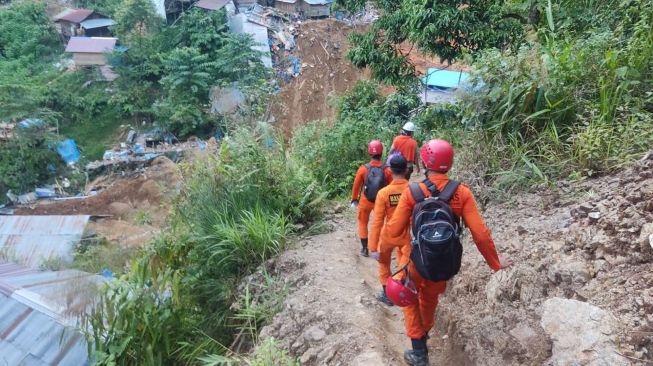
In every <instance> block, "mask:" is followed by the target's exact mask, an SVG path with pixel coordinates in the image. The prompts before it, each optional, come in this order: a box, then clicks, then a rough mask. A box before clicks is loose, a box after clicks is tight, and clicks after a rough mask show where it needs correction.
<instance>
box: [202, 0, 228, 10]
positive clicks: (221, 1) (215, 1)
mask: <svg viewBox="0 0 653 366" xmlns="http://www.w3.org/2000/svg"><path fill="white" fill-rule="evenodd" d="M229 1H231V0H200V1H198V2H196V3H195V6H196V7H198V8H202V9H207V10H219V9H222V8H224V7H225V5H227V4H228V3H229Z"/></svg>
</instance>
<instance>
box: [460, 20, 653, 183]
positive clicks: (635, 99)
mask: <svg viewBox="0 0 653 366" xmlns="http://www.w3.org/2000/svg"><path fill="white" fill-rule="evenodd" d="M649 13H650V12H649ZM642 19H649V18H647V17H642ZM639 22H646V21H644V20H640V21H639ZM647 24H648V23H647ZM644 28H645V27H644ZM644 28H642V26H637V27H634V28H632V29H639V31H634V33H633V36H632V37H628V38H627V39H622V38H621V33H620V32H619V31H602V32H599V33H594V32H588V33H587V34H583V35H582V36H581V37H578V38H576V37H575V36H568V37H559V36H554V35H548V34H547V36H546V37H544V42H542V43H531V44H529V45H525V46H523V47H522V48H521V49H520V50H519V52H517V53H516V54H509V53H508V54H506V53H502V52H500V51H498V50H490V51H486V52H483V53H482V54H481V55H480V56H479V57H478V58H477V59H476V61H475V63H474V74H475V76H476V77H477V80H479V81H480V80H482V81H483V84H482V87H481V88H480V89H479V90H478V91H477V92H475V93H473V94H469V95H467V96H466V97H465V99H464V100H463V103H462V109H463V113H464V115H465V124H466V125H467V126H468V127H474V128H478V129H480V130H481V131H483V133H482V134H481V135H477V136H481V137H480V138H481V139H482V140H481V141H479V144H493V145H494V146H496V149H494V150H491V151H490V154H491V155H490V156H487V157H486V158H487V160H488V161H489V171H494V172H499V171H507V170H517V172H518V173H517V174H518V175H519V176H520V177H521V178H525V179H526V180H529V181H531V182H532V181H540V182H541V181H547V177H551V178H556V179H557V178H565V177H569V176H571V177H582V176H587V175H594V174H601V173H607V172H610V171H612V170H613V169H615V168H617V167H619V166H621V165H623V164H624V163H626V162H628V161H631V160H632V159H633V158H635V157H637V156H638V155H639V154H641V153H642V152H643V151H645V150H646V149H648V148H650V146H651V143H652V142H653V138H652V136H653V123H651V121H652V120H653V118H652V117H651V113H650V111H648V110H647V107H646V105H647V102H646V98H647V95H646V93H645V92H644V89H647V88H648V87H647V86H645V85H648V86H650V83H651V78H650V70H651V68H650V63H646V62H636V61H635V62H634V61H632V60H643V59H645V58H646V59H649V60H650V58H651V56H653V53H652V52H651V48H650V47H648V46H647V45H651V32H650V27H649V28H647V29H648V30H647V31H643V29H644ZM624 42H626V43H625V45H624ZM642 54H646V55H647V56H643V55H642ZM479 85H481V84H479Z"/></svg>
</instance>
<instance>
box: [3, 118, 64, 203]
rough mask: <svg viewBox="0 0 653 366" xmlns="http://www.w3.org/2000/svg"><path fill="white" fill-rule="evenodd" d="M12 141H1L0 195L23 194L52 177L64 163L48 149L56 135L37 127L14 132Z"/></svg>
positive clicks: (52, 150)
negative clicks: (9, 191) (10, 192)
mask: <svg viewBox="0 0 653 366" xmlns="http://www.w3.org/2000/svg"><path fill="white" fill-rule="evenodd" d="M16 134H17V136H16V137H15V138H13V139H9V140H6V141H0V194H2V196H4V193H6V192H7V191H8V190H13V191H14V193H15V194H22V193H24V192H28V191H31V190H33V189H34V188H36V186H37V185H38V184H41V183H43V182H46V181H48V180H49V179H50V178H52V177H54V175H55V173H56V171H57V168H62V167H63V163H62V161H61V158H60V157H59V156H58V155H57V152H56V151H54V149H53V148H51V146H53V145H54V144H55V143H56V141H57V139H56V136H53V135H52V134H50V133H48V132H47V131H45V130H42V129H39V128H29V129H26V130H23V129H16Z"/></svg>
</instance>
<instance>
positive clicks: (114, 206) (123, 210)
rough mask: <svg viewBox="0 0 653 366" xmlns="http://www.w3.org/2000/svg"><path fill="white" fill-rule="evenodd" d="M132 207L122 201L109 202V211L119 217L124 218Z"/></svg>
mask: <svg viewBox="0 0 653 366" xmlns="http://www.w3.org/2000/svg"><path fill="white" fill-rule="evenodd" d="M131 209H132V207H131V206H130V205H129V204H127V203H124V202H111V203H110V204H109V212H110V213H111V214H112V215H114V216H117V217H119V218H121V219H126V218H127V217H128V216H129V212H130V211H131Z"/></svg>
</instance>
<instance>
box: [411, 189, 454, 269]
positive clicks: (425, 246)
mask: <svg viewBox="0 0 653 366" xmlns="http://www.w3.org/2000/svg"><path fill="white" fill-rule="evenodd" d="M424 184H426V187H427V188H428V190H429V191H430V192H431V197H425V196H424V192H422V189H421V188H420V186H419V184H417V183H411V185H410V193H411V194H412V195H413V199H414V200H415V208H414V209H413V228H412V236H413V241H412V243H411V246H412V249H411V253H410V259H411V260H412V261H413V264H414V265H415V268H416V269H417V272H419V274H420V275H421V276H422V277H424V278H426V279H427V280H431V281H446V280H449V279H450V278H452V277H453V276H455V275H456V274H457V273H458V271H459V270H460V263H461V259H462V255H463V246H462V244H461V243H460V220H459V218H457V217H456V216H455V215H454V214H453V212H452V211H451V207H450V206H449V201H450V200H451V198H452V197H453V195H454V194H455V193H456V190H457V189H458V186H460V182H457V181H455V180H450V181H449V182H447V185H446V186H445V187H444V189H443V190H442V192H439V191H438V188H437V187H436V186H435V184H433V183H432V182H431V181H430V180H428V179H427V180H425V181H424Z"/></svg>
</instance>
